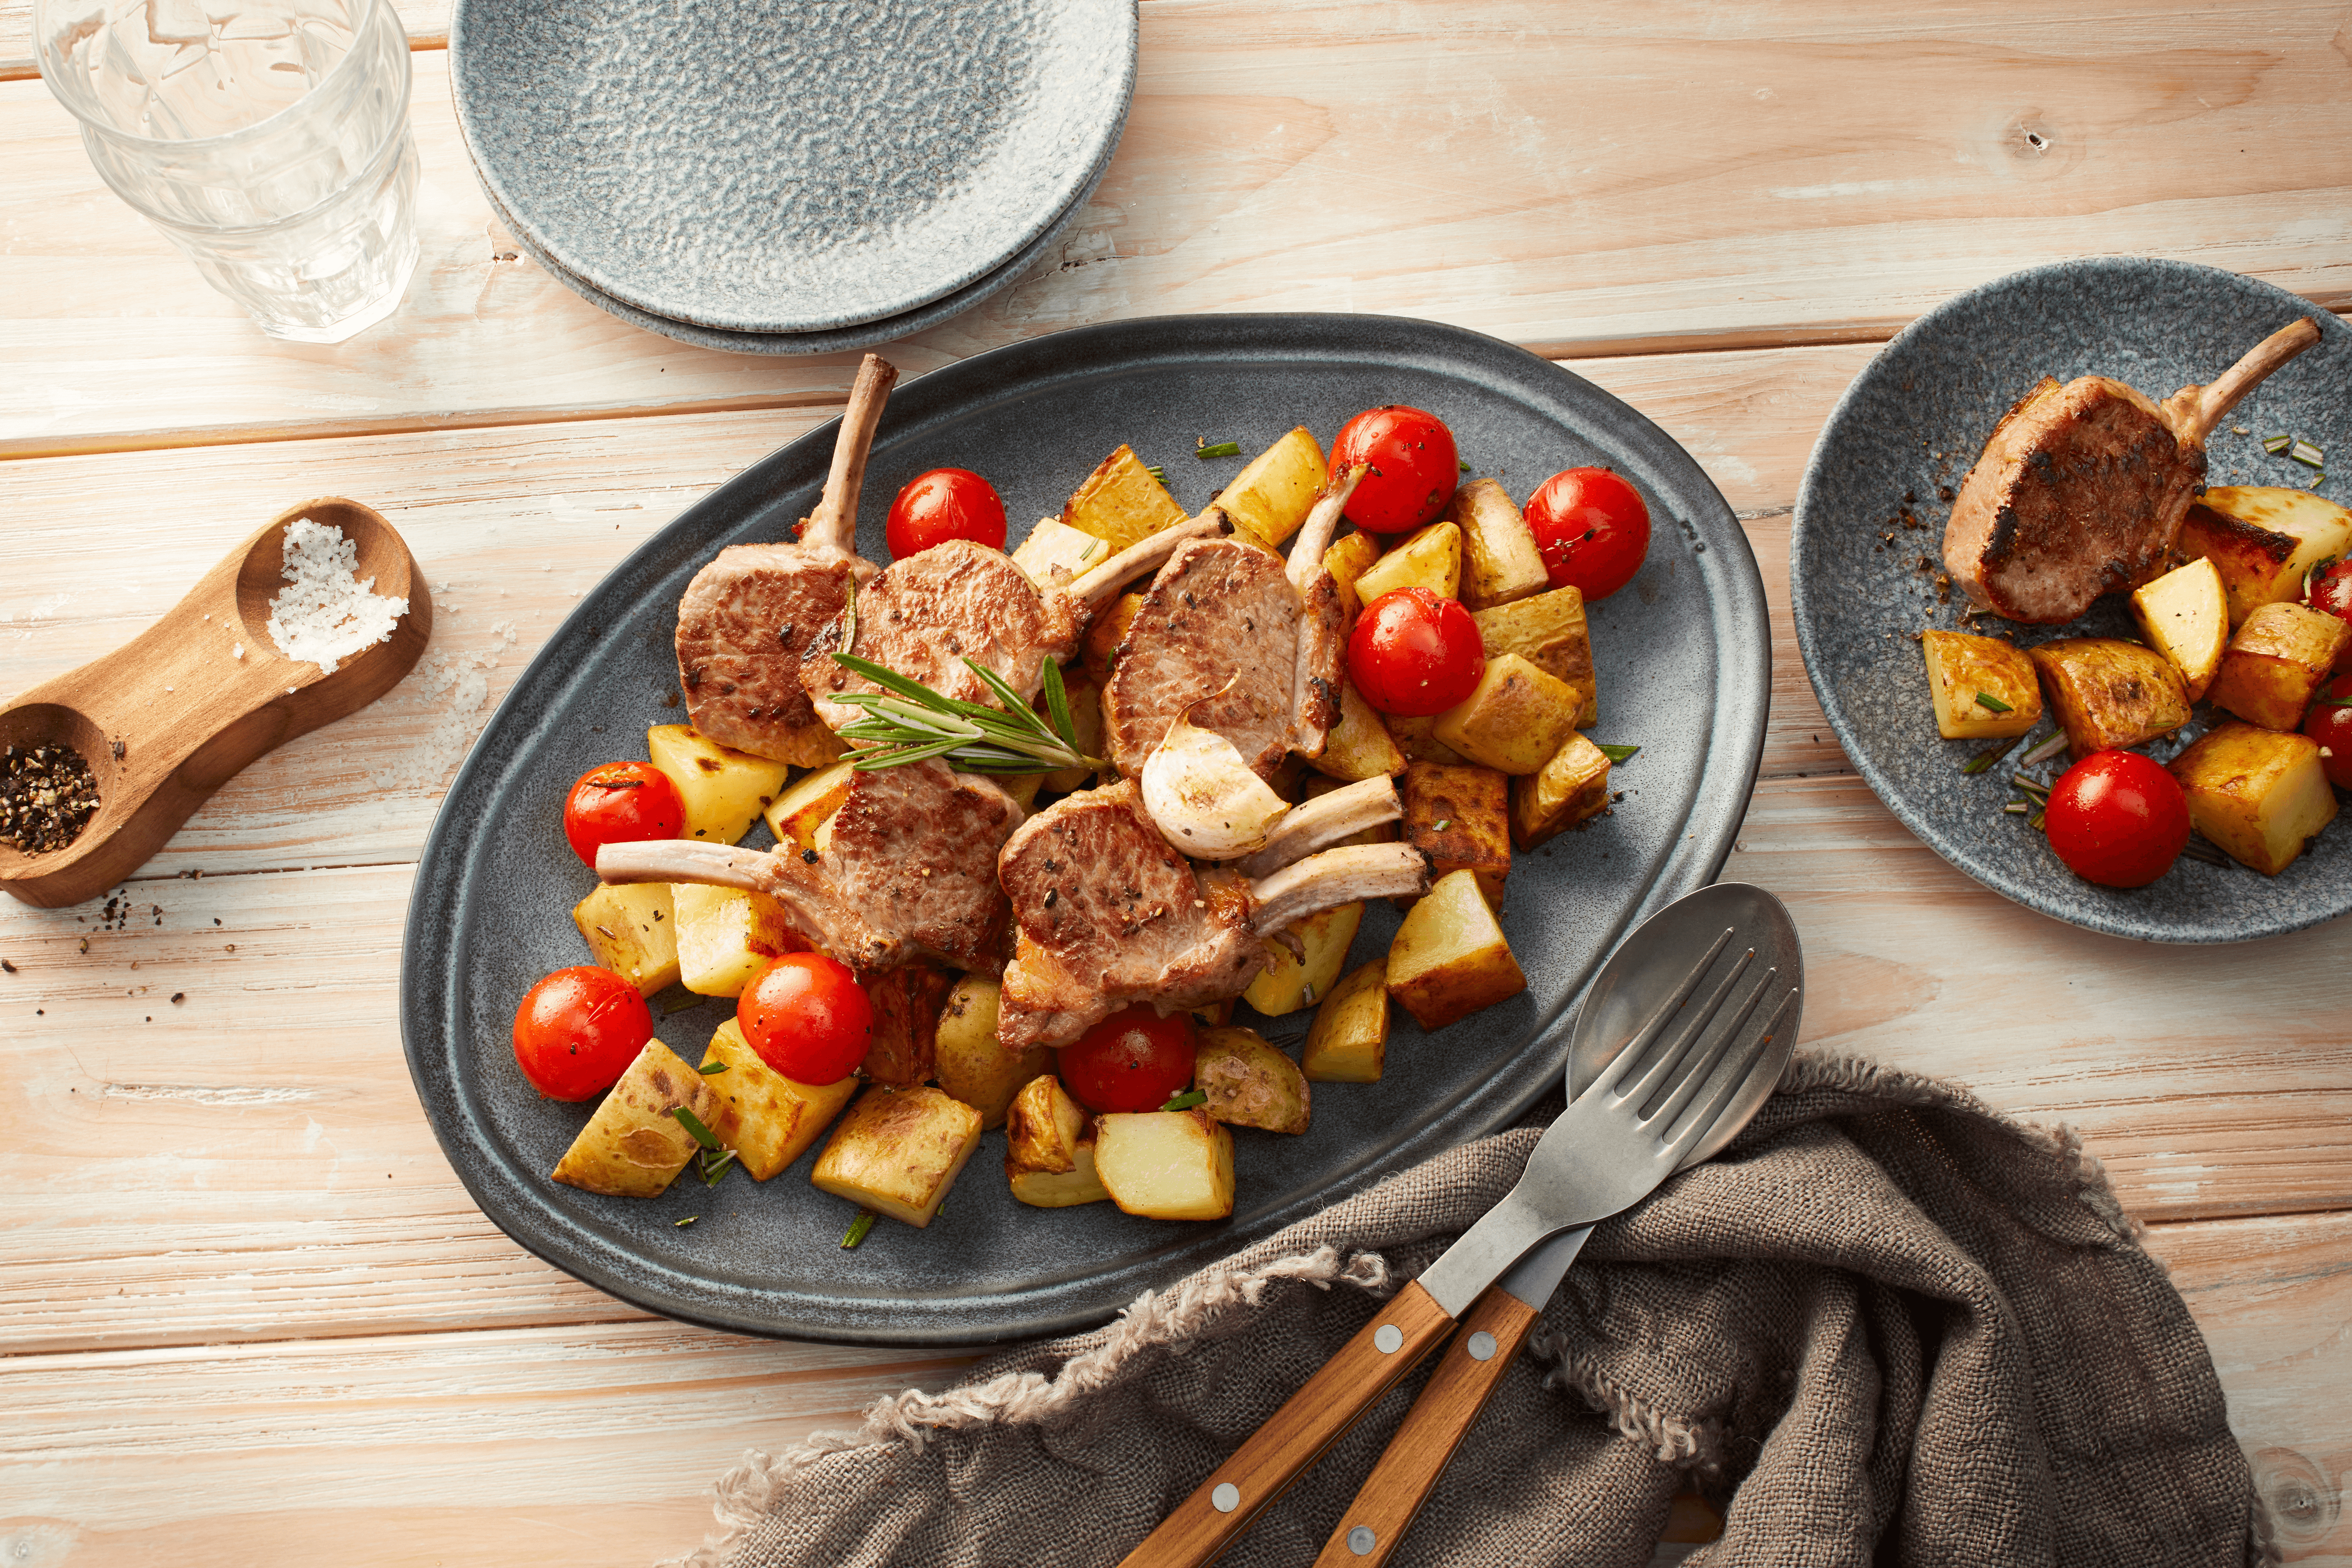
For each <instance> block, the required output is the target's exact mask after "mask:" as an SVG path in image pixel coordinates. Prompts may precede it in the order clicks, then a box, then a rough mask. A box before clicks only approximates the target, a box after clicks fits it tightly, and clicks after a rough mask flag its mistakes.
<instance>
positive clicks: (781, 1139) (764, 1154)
mask: <svg viewBox="0 0 2352 1568" xmlns="http://www.w3.org/2000/svg"><path fill="white" fill-rule="evenodd" d="M713 1065H717V1066H719V1067H723V1068H726V1069H727V1070H726V1071H724V1072H718V1073H714V1072H711V1071H709V1068H711V1067H712V1066H713ZM702 1066H703V1068H704V1072H703V1075H702V1081H703V1082H704V1083H706V1084H708V1085H709V1087H710V1090H711V1093H712V1094H714V1095H715V1096H716V1097H717V1099H718V1104H717V1106H716V1108H715V1114H713V1115H711V1116H709V1117H706V1118H704V1120H705V1121H706V1122H708V1124H709V1128H710V1131H711V1133H712V1135H713V1136H715V1137H716V1138H717V1139H718V1140H719V1142H721V1143H723V1144H725V1145H726V1146H727V1147H728V1148H730V1149H732V1150H734V1151H735V1157H736V1159H737V1160H738V1161H740V1163H741V1164H742V1166H743V1169H745V1170H746V1171H748V1172H750V1173H751V1179H752V1180H753V1181H757V1182H764V1181H766V1180H767V1179H768V1178H769V1177H771V1176H772V1175H774V1174H775V1173H777V1172H779V1171H781V1170H782V1169H783V1168H784V1167H785V1166H787V1165H789V1164H791V1163H793V1161H795V1160H797V1159H799V1158H800V1157H801V1154H802V1152H803V1151H805V1150H806V1149H807V1148H808V1147H809V1146H810V1145H811V1144H813V1143H814V1142H816V1141H817V1139H818V1138H820V1137H821V1136H823V1135H824V1130H825V1128H826V1127H828V1126H830V1125H831V1124H832V1122H833V1119H834V1118H835V1117H836V1116H838V1115H840V1114H841V1108H842V1107H843V1106H845V1105H847V1104H848V1103H849V1100H850V1097H851V1096H852V1095H854V1094H856V1092H857V1079H856V1075H855V1074H853V1075H851V1076H850V1077H847V1078H845V1079H842V1080H841V1081H840V1082H838V1083H824V1084H815V1083H803V1082H801V1081H800V1080H799V1079H790V1078H786V1077H785V1076H784V1075H783V1074H782V1073H780V1072H778V1071H777V1070H776V1069H775V1068H772V1067H770V1066H769V1065H768V1064H767V1063H766V1062H763V1061H761V1059H760V1054H759V1053H758V1052H757V1051H755V1050H753V1049H752V1048H751V1046H750V1044H749V1043H748V1042H746V1041H745V1040H744V1038H743V1031H742V1030H741V1029H740V1027H738V1026H737V1025H736V1023H735V1020H734V1019H732V1018H730V1019H728V1020H727V1021H726V1022H725V1023H723V1024H721V1025H719V1029H718V1032H717V1033H715V1034H713V1035H712V1036H711V1037H710V1044H709V1047H706V1048H705V1049H704V1051H703V1053H702Z"/></svg>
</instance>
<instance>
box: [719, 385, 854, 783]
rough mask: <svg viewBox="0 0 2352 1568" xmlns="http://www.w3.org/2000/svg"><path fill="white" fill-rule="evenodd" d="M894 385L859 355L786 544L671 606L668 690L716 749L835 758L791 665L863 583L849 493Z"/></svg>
mask: <svg viewBox="0 0 2352 1568" xmlns="http://www.w3.org/2000/svg"><path fill="white" fill-rule="evenodd" d="M897 380H898V372H897V371H896V370H894V369H892V368H891V366H890V364H889V363H888V362H887V361H885V360H883V359H881V358H879V357H878V356H877V355H874V354H867V355H866V359H865V362H864V363H861V364H860V365H859V366H858V367H857V380H856V384H855V385H853V386H852V387H851V389H850V393H849V406H848V407H847V408H846V409H845V410H844V411H843V413H842V416H841V429H840V432H839V434H837V435H836V436H835V437H834V446H833V469H832V472H831V473H830V474H828V475H827V476H826V479H825V481H824V495H823V496H822V497H821V498H820V499H819V500H818V501H817V504H816V510H814V512H812V513H810V514H809V516H808V517H807V518H806V519H805V520H803V522H802V523H801V529H800V542H798V543H796V544H733V545H730V546H728V547H727V548H726V549H724V550H722V551H720V552H719V554H718V555H717V557H716V558H714V559H713V560H712V561H711V563H710V564H709V565H708V566H705V567H704V568H703V569H702V570H701V571H699V572H698V573H696V574H694V581H693V582H692V583H691V584H688V586H687V590H686V594H685V596H684V597H683V598H681V599H679V601H678V605H677V673H678V683H679V685H680V687H681V688H682V689H684V691H685V693H686V711H687V717H688V720H689V721H691V722H692V723H693V725H694V727H695V728H696V729H697V730H699V731H702V733H704V734H706V735H708V736H709V737H710V738H711V739H712V740H714V741H717V742H720V743H722V744H724V745H729V746H733V747H735V748H736V749H737V750H739V751H745V752H751V753H753V754H754V755H757V756H762V757H770V758H772V759H774V760H775V761H777V762H780V763H794V764H796V765H798V766H802V767H818V766H821V765H823V764H824V763H829V762H831V761H832V760H833V759H834V758H835V757H837V756H839V755H840V754H841V752H842V745H841V742H839V741H838V740H836V739H835V737H834V734H833V731H831V730H829V729H827V728H825V726H824V725H823V724H821V723H819V722H818V721H817V716H816V713H815V710H814V709H812V708H811V707H810V705H809V700H808V693H807V692H806V691H804V690H803V689H802V687H801V676H800V665H801V657H802V655H803V654H804V653H805V652H807V650H808V647H809V645H810V644H811V643H812V642H814V641H815V640H816V638H817V637H818V635H819V633H820V632H821V631H822V630H823V628H824V626H826V625H827V624H828V623H829V622H831V621H832V620H833V618H834V617H835V616H837V615H839V614H840V613H841V607H842V605H843V604H844V603H845V602H846V600H847V598H848V595H849V591H850V584H852V583H853V582H857V583H863V582H865V581H866V580H868V579H870V578H872V577H873V575H874V572H875V568H874V567H873V566H872V565H871V564H869V563H866V562H865V561H862V560H860V559H859V558H858V556H857V554H856V550H857V492H858V490H859V489H860V488H861V487H862V486H863V484H864V482H865V479H866V452H867V450H868V449H869V448H870V447H872V446H873V444H874V428H875V426H876V425H877V424H878V423H879V422H880V421H881V418H882V405H883V404H884V403H886V402H887V401H888V399H889V396H890V386H891V384H892V383H893V382H895V381H897Z"/></svg>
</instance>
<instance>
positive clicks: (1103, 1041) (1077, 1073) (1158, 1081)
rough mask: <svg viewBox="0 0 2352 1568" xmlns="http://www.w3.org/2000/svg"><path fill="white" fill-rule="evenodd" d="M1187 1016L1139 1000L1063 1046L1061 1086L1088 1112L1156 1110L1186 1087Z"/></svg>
mask: <svg viewBox="0 0 2352 1568" xmlns="http://www.w3.org/2000/svg"><path fill="white" fill-rule="evenodd" d="M1192 1049H1193V1037H1192V1014H1190V1013H1177V1014H1174V1015H1171V1016H1169V1017H1165V1018H1163V1017H1161V1016H1160V1015H1159V1014H1158V1013H1155V1012H1153V1011H1152V1010H1151V1008H1150V1006H1149V1005H1141V1004H1139V1005H1136V1006H1133V1007H1129V1008H1128V1009H1127V1010H1126V1011H1125V1012H1123V1013H1113V1014H1112V1015H1111V1016H1109V1017H1108V1018H1105V1019H1104V1020H1103V1021H1102V1022H1101V1023H1099V1024H1097V1025H1096V1026H1094V1027H1093V1028H1091V1029H1088V1030H1087V1032H1086V1033H1085V1034H1084V1035H1082V1036H1080V1037H1079V1038H1078V1042H1077V1043H1076V1045H1070V1046H1064V1047H1062V1050H1061V1060H1060V1064H1059V1065H1060V1068H1061V1073H1062V1086H1063V1087H1064V1088H1065V1089H1068V1090H1069V1091H1070V1097H1071V1098H1072V1099H1074V1100H1076V1101H1077V1102H1078V1103H1079V1104H1080V1105H1083V1106H1085V1107H1086V1108H1087V1110H1159V1109H1160V1107H1161V1106H1163V1105H1165V1104H1167V1103H1168V1097H1169V1096H1170V1095H1171V1094H1181V1093H1183V1092H1184V1091H1185V1090H1186V1089H1190V1088H1192Z"/></svg>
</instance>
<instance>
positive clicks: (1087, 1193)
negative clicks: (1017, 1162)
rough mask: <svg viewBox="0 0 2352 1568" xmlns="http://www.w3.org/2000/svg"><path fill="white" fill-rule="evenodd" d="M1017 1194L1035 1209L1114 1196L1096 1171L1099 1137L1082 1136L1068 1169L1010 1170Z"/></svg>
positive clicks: (1074, 1204)
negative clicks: (1097, 1138) (1096, 1141)
mask: <svg viewBox="0 0 2352 1568" xmlns="http://www.w3.org/2000/svg"><path fill="white" fill-rule="evenodd" d="M1007 1177H1008V1179H1009V1180H1010V1181H1011V1183H1012V1184H1013V1198H1014V1199H1015V1200H1016V1201H1018V1202H1020V1203H1024V1204H1027V1205H1029V1206H1030V1207H1031V1208H1034V1209H1066V1208H1076V1206H1077V1205H1080V1204H1098V1203H1102V1202H1104V1201H1105V1200H1106V1199H1108V1197H1109V1196H1110V1194H1109V1192H1108V1190H1107V1189H1105V1187H1104V1186H1103V1184H1102V1177H1101V1176H1099V1175H1097V1173H1096V1172H1095V1141H1094V1140H1093V1139H1091V1138H1087V1139H1084V1140H1081V1141H1080V1142H1079V1144H1078V1147H1077V1150H1076V1155H1075V1157H1074V1159H1073V1162H1072V1163H1071V1165H1070V1168H1069V1169H1068V1170H1066V1171H1010V1172H1008V1173H1007Z"/></svg>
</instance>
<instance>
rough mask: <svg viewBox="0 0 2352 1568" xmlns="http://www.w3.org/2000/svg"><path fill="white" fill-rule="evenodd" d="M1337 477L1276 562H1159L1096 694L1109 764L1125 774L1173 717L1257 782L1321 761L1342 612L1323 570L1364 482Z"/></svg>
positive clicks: (1222, 544)
mask: <svg viewBox="0 0 2352 1568" xmlns="http://www.w3.org/2000/svg"><path fill="white" fill-rule="evenodd" d="M1363 472H1364V470H1363V469H1362V468H1356V469H1354V470H1352V471H1350V472H1349V473H1346V474H1343V475H1339V476H1338V477H1336V478H1335V479H1333V480H1332V482H1331V483H1330V485H1329V486H1328V487H1327V488H1326V489H1325V490H1324V492H1323V495H1322V496H1321V498H1320V499H1319V500H1317V502H1316V503H1315V509H1314V510H1312V511H1310V512H1308V513H1307V521H1306V522H1305V523H1304V524H1303V525H1301V527H1300V528H1299V531H1298V537H1297V540H1296V542H1293V544H1292V545H1291V549H1290V561H1289V563H1288V565H1287V566H1285V564H1284V562H1283V559H1282V557H1281V556H1279V555H1276V553H1275V552H1273V551H1271V550H1268V549H1266V548H1265V546H1264V545H1262V544H1259V543H1256V542H1254V541H1251V540H1245V539H1213V540H1211V539H1203V540H1195V541H1193V542H1190V543H1187V544H1185V545H1184V546H1182V547H1181V548H1180V549H1179V550H1177V552H1175V553H1174V554H1173V555H1171V556H1170V557H1169V558H1168V564H1166V565H1165V566H1162V567H1161V568H1160V574H1159V575H1158V576H1156V577H1154V578H1153V579H1152V580H1151V589H1150V593H1148V594H1146V595H1144V600H1143V607H1142V608H1141V609H1140V610H1139V611H1138V612H1137V613H1136V616H1135V619H1134V621H1133V623H1132V624H1130V625H1129V627H1128V630H1127V636H1126V637H1123V638H1121V639H1120V641H1119V645H1118V653H1117V654H1116V655H1115V656H1114V657H1113V660H1112V664H1111V673H1110V679H1109V681H1108V683H1106V684H1105V686H1104V687H1103V732H1104V735H1105V737H1106V738H1107V739H1108V741H1109V742H1110V755H1111V761H1112V762H1113V763H1116V764H1117V765H1118V771H1119V772H1120V773H1124V774H1125V775H1126V776H1127V777H1129V778H1134V777H1135V776H1137V775H1138V774H1139V773H1141V772H1142V771H1143V763H1144V760H1145V759H1146V758H1148V757H1149V756H1150V754H1151V752H1152V748H1153V747H1155V746H1157V745H1159V744H1160V737H1162V736H1164V735H1165V734H1167V733H1168V727H1169V726H1170V725H1171V724H1172V723H1174V722H1175V721H1176V720H1177V718H1178V717H1179V716H1180V715H1182V714H1186V713H1188V712H1189V714H1190V715H1191V718H1192V722H1193V723H1194V724H1197V725H1199V726H1200V727H1201V728H1202V729H1203V730H1213V731H1216V732H1217V733H1218V734H1220V735H1223V737H1224V738H1225V739H1226V740H1228V741H1230V742H1233V745H1234V750H1235V751H1237V752H1240V753H1241V754H1242V760H1243V761H1244V762H1246V763H1249V765H1250V766H1251V767H1253V768H1255V770H1256V771H1257V773H1258V775H1259V776H1260V777H1262V778H1267V779H1271V778H1272V777H1273V776H1274V771H1275V769H1276V768H1277V767H1279V766H1281V764H1282V761H1283V759H1284V758H1285V757H1286V756H1287V755H1289V754H1290V753H1291V752H1298V753H1300V754H1301V755H1302V756H1308V757H1318V756H1321V755H1322V754H1323V744H1324V742H1325V741H1326V740H1327V739H1328V737H1329V735H1330V731H1331V726H1332V725H1333V724H1335V723H1337V722H1338V721H1339V679H1340V674H1339V659H1340V655H1341V653H1342V651H1343V647H1342V645H1343V644H1344V642H1345V640H1346V633H1347V613H1346V611H1345V610H1343V609H1342V608H1341V607H1340V604H1339V584H1336V583H1334V582H1333V581H1332V580H1331V574H1330V573H1329V572H1328V571H1327V570H1325V568H1324V565H1323V552H1325V551H1326V550H1327V549H1328V548H1329V547H1330V543H1331V534H1332V531H1333V530H1335V529H1336V528H1337V527H1338V526H1339V514H1340V512H1341V510H1343V509H1344V508H1345V507H1346V506H1347V504H1348V498H1349V495H1350V494H1352V493H1353V492H1354V490H1355V488H1356V484H1357V481H1358V480H1359V479H1361V478H1362V477H1363Z"/></svg>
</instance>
